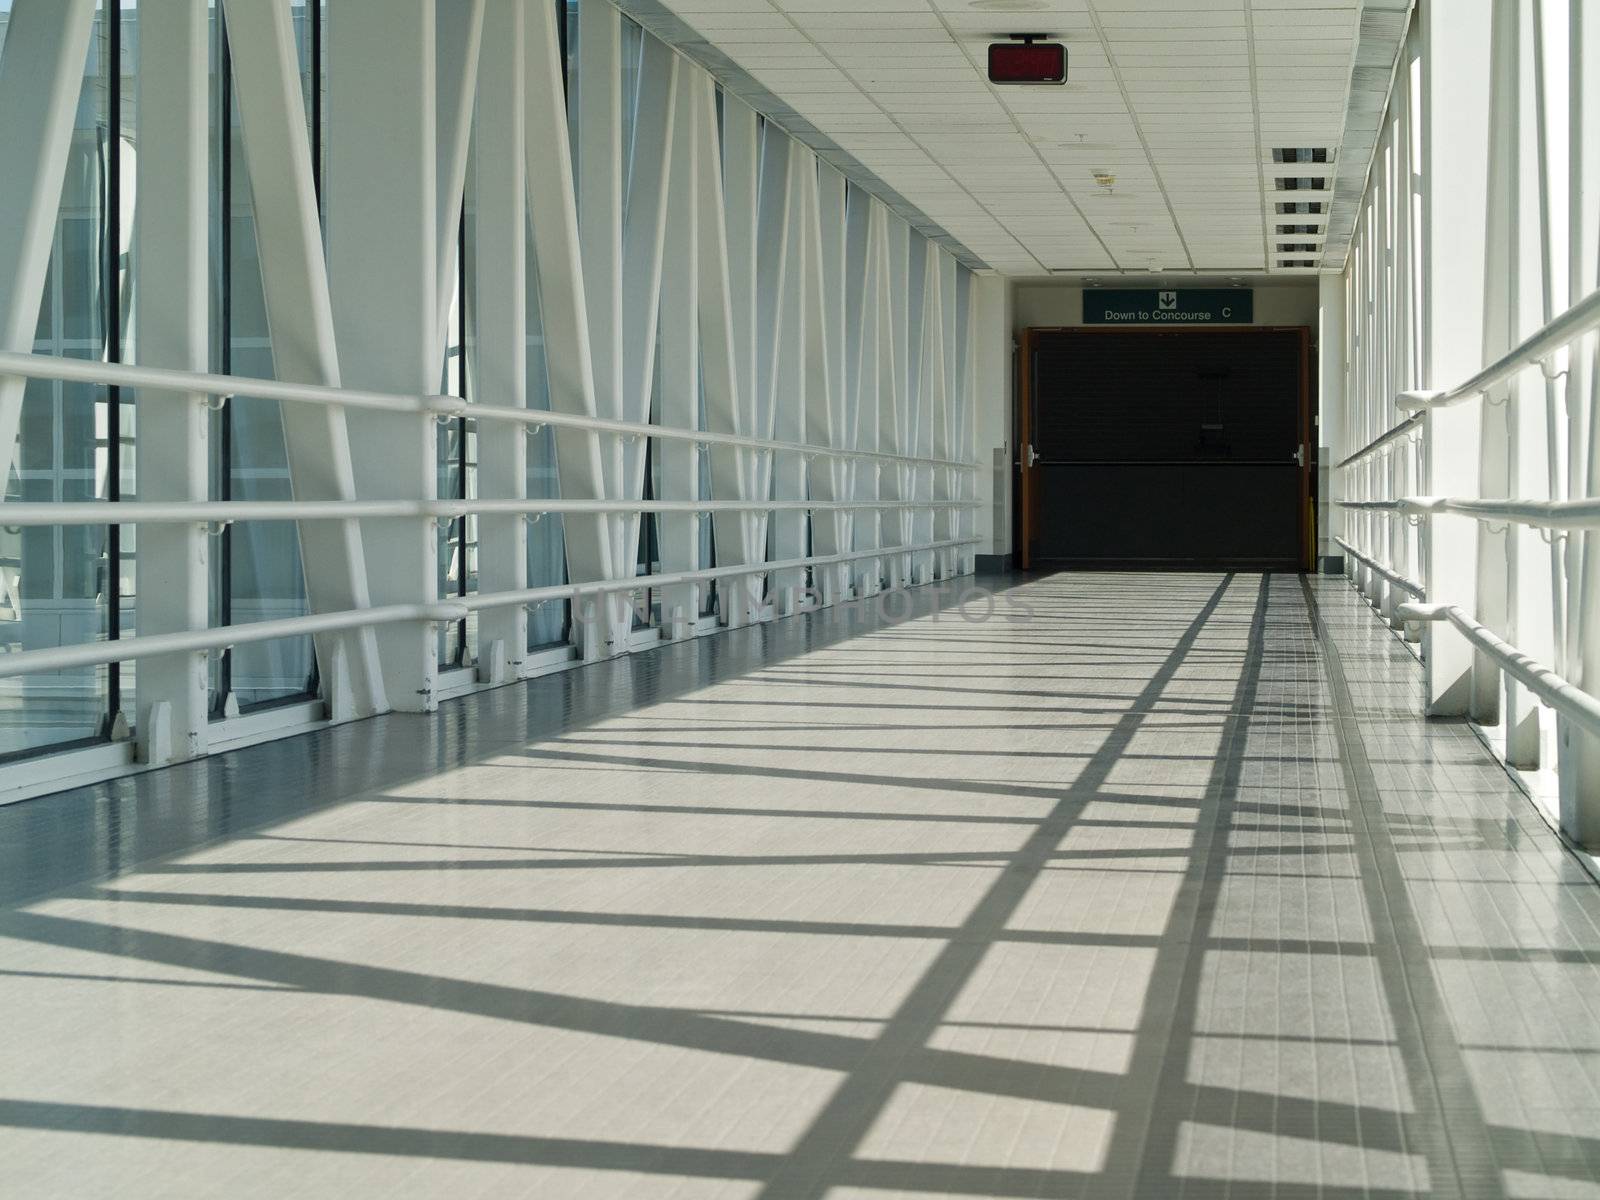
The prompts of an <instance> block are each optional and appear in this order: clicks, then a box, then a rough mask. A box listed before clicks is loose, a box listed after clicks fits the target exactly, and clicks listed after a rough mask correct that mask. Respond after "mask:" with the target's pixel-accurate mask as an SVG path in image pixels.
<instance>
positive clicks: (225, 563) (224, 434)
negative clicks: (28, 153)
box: [211, 2, 320, 709]
mask: <svg viewBox="0 0 1600 1200" xmlns="http://www.w3.org/2000/svg"><path fill="white" fill-rule="evenodd" d="M291 15H292V19H293V24H294V32H295V39H296V45H297V49H298V52H299V56H300V65H301V80H300V82H301V88H302V96H303V97H305V98H306V99H307V100H309V98H310V96H311V94H312V89H313V88H314V87H318V86H320V81H319V80H314V79H312V77H311V72H310V68H311V54H310V36H311V30H310V24H309V21H308V19H307V9H306V6H305V4H304V3H303V2H302V3H296V4H294V5H293V6H292V10H291ZM216 28H217V26H216V24H215V23H214V25H213V29H214V32H215V30H216ZM223 57H224V56H223V55H222V53H221V47H220V42H219V44H218V45H216V46H214V47H213V54H212V61H213V63H214V64H219V63H221V62H222V60H223ZM216 84H217V87H216V93H215V97H214V101H213V106H212V121H213V145H214V146H216V147H217V148H218V153H217V155H216V157H217V158H218V159H219V160H221V159H222V156H223V155H226V162H222V161H219V162H218V163H217V164H216V169H215V171H214V175H213V194H212V225H213V228H212V245H213V246H214V247H216V248H217V251H218V254H217V257H218V262H219V269H218V272H217V276H216V277H215V279H214V286H215V287H216V288H217V294H216V297H215V298H214V308H213V311H215V312H216V313H218V314H219V315H218V326H219V329H218V346H217V353H218V355H219V358H220V361H219V363H218V366H219V367H220V368H221V369H223V370H225V371H226V372H227V373H229V374H232V375H238V376H244V377H251V378H264V379H268V378H273V377H274V376H275V374H276V372H275V368H274V365H273V356H272V339H271V330H270V328H269V325H268V321H267V310H266V298H265V292H264V288H263V284H262V268H261V258H260V252H259V248H258V246H257V243H256V225H255V216H254V207H253V203H252V200H251V192H250V164H249V161H248V158H247V155H246V153H245V148H244V143H243V137H242V133H241V130H240V125H239V109H238V105H237V103H235V97H234V96H233V94H232V90H231V89H232V80H231V78H227V79H225V78H223V77H222V76H221V75H220V74H219V75H218V77H217V80H216ZM224 111H226V112H227V114H228V118H227V124H228V129H227V135H226V137H224V136H223V135H222V130H221V129H220V125H221V122H222V120H223V117H222V114H223V112H224ZM308 120H309V106H308ZM224 168H226V169H225V170H224ZM224 178H226V181H227V192H228V194H227V195H224V194H223V180H224ZM224 221H226V223H227V224H226V230H224V228H223V222H224ZM224 233H226V240H227V254H226V255H223V254H222V253H221V247H222V243H223V240H224V237H223V235H224ZM223 299H225V300H226V305H225V306H224V305H223V304H222V303H221V301H222V300H223ZM216 426H217V428H216V431H215V435H214V437H213V438H212V442H211V444H212V446H213V447H214V449H213V453H214V454H216V455H217V456H218V458H217V461H216V463H215V464H214V467H213V474H212V479H213V489H214V494H215V495H216V496H217V497H218V498H219V499H223V498H229V499H235V500H289V499H292V498H293V495H292V489H291V485H290V479H289V461H288V450H287V447H286V444H285V440H284V435H283V419H282V412H281V410H280V406H279V404H278V402H277V401H275V400H263V399H259V398H256V397H250V396H243V395H241V396H238V397H236V398H235V399H234V400H232V401H230V402H229V403H228V406H227V408H226V409H225V410H224V412H223V413H222V414H220V415H219V416H218V418H216ZM224 455H225V456H226V458H225V459H224V457H223V456H224ZM213 562H214V563H215V564H216V569H215V574H214V578H213V581H212V589H213V594H212V605H211V608H212V616H213V620H214V621H216V622H217V623H218V624H233V625H238V624H245V623H249V622H252V621H265V620H276V619H280V618H285V617H295V616H302V615H304V614H305V613H307V612H309V611H310V609H309V606H308V604H307V601H306V594H305V576H304V573H303V571H302V569H301V562H300V540H299V531H298V529H297V527H296V526H295V525H294V524H293V523H292V522H244V523H240V524H238V525H234V526H231V527H230V528H229V529H228V530H227V532H226V534H225V535H223V536H222V537H220V538H219V539H218V541H217V543H216V546H215V553H214V555H213ZM213 667H214V670H215V672H216V674H215V677H214V681H213V686H214V688H215V689H216V692H217V696H216V702H217V703H218V704H220V703H221V702H222V701H223V700H224V699H226V697H227V695H228V694H231V696H232V698H233V700H234V701H236V702H237V704H238V705H239V707H240V708H241V709H247V708H249V707H250V706H252V705H257V704H268V703H273V702H279V701H283V700H291V699H297V698H299V697H301V696H304V695H306V694H307V692H308V690H309V688H310V684H311V680H312V677H313V674H314V670H315V667H314V657H313V649H312V642H311V639H310V638H309V637H297V638H286V639H283V640H281V641H275V642H270V643H261V644H255V645H249V646H239V647H236V648H235V649H234V650H232V651H229V652H228V653H227V655H226V658H225V660H224V658H223V656H214V662H213Z"/></svg>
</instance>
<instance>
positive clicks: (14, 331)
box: [0, 0, 95, 493]
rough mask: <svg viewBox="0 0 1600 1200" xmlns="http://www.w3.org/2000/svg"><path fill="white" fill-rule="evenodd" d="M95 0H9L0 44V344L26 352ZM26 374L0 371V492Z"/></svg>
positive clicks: (46, 267) (52, 229)
mask: <svg viewBox="0 0 1600 1200" xmlns="http://www.w3.org/2000/svg"><path fill="white" fill-rule="evenodd" d="M94 10H95V0H17V2H16V4H15V6H14V7H13V8H12V10H11V20H10V24H9V25H8V26H7V27H6V40H5V47H4V50H0V163H4V164H5V166H4V169H0V350H12V351H16V352H18V353H24V354H25V353H27V352H28V351H30V350H32V349H33V333H34V330H35V329H36V328H38V323H39V304H40V302H41V300H42V299H43V297H44V285H45V278H46V276H47V274H48V272H49V269H50V248H51V246H53V245H54V244H55V236H54V234H55V224H56V215H57V213H58V211H59V210H60V208H61V185H62V182H63V180H64V178H65V176H66V170H67V153H68V151H69V150H70V149H71V147H72V123H73V119H74V117H75V115H76V113H77V109H78V92H79V89H80V88H81V86H82V84H83V68H84V62H85V59H86V57H87V56H88V53H89V34H90V31H91V30H92V29H93V28H94ZM26 382H27V381H26V380H24V379H21V378H19V377H17V376H15V375H3V376H0V493H3V492H4V490H5V481H6V480H7V479H8V478H9V477H10V475H11V459H12V456H13V454H15V452H16V445H17V430H18V429H19V427H20V426H21V423H22V393H23V390H24V385H25V384H26Z"/></svg>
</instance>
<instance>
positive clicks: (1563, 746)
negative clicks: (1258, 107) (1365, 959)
mask: <svg viewBox="0 0 1600 1200" xmlns="http://www.w3.org/2000/svg"><path fill="white" fill-rule="evenodd" d="M1568 31H1569V32H1568V37H1569V42H1568V55H1569V58H1568V64H1567V67H1568V113H1569V122H1570V124H1569V127H1568V143H1567V144H1568V193H1567V223H1568V246H1567V262H1568V271H1567V287H1568V295H1567V299H1568V301H1569V302H1570V303H1573V304H1576V303H1577V302H1578V301H1579V300H1581V299H1583V297H1584V296H1586V295H1588V294H1589V293H1590V292H1591V291H1593V290H1595V289H1596V288H1600V82H1597V81H1596V79H1595V64H1596V63H1600V4H1597V3H1595V0H1571V9H1570V19H1569V25H1568ZM1547 69H1554V67H1553V64H1552V65H1551V66H1550V67H1548V68H1547ZM1568 365H1569V368H1570V371H1569V374H1568V376H1567V380H1566V385H1567V388H1568V393H1567V394H1568V401H1567V411H1568V412H1569V413H1572V414H1576V415H1575V417H1573V418H1572V419H1571V426H1570V428H1571V432H1572V435H1573V442H1574V445H1573V451H1572V455H1571V458H1570V460H1569V461H1570V463H1571V475H1572V481H1571V486H1572V491H1573V494H1574V495H1586V496H1596V495H1600V335H1595V334H1591V335H1590V336H1589V337H1588V338H1586V339H1584V340H1583V341H1582V342H1580V343H1578V344H1577V345H1575V346H1574V347H1573V348H1572V350H1571V353H1570V354H1569V356H1568ZM1567 566H1568V571H1569V582H1568V601H1567V620H1568V629H1567V638H1566V644H1567V666H1568V669H1569V672H1570V673H1569V674H1568V676H1567V677H1568V678H1569V679H1572V680H1573V681H1574V682H1576V683H1577V684H1578V685H1579V686H1581V687H1582V688H1583V689H1584V691H1586V692H1588V693H1589V694H1590V695H1591V696H1595V695H1600V531H1590V532H1588V533H1584V534H1581V535H1580V534H1578V533H1577V532H1576V531H1574V532H1573V533H1572V534H1571V535H1570V539H1569V542H1568V547H1567ZM1557 738H1558V746H1559V761H1560V774H1561V824H1562V827H1563V828H1564V829H1565V830H1566V832H1567V834H1568V835H1569V836H1571V837H1572V838H1573V839H1574V840H1575V841H1577V842H1578V844H1580V845H1582V846H1584V847H1586V848H1588V849H1590V850H1592V851H1600V738H1595V737H1591V736H1589V735H1587V734H1585V733H1584V732H1583V731H1582V730H1580V729H1577V728H1575V727H1574V726H1573V725H1572V723H1571V722H1570V721H1565V720H1561V721H1558V722H1557Z"/></svg>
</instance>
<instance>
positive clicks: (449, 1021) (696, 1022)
mask: <svg viewBox="0 0 1600 1200" xmlns="http://www.w3.org/2000/svg"><path fill="white" fill-rule="evenodd" d="M1313 597H1314V598H1315V603H1314V605H1313V604H1312V603H1311V601H1312V598H1313ZM927 607H928V597H927V595H926V594H923V595H921V596H919V597H918V611H919V612H921V613H922V614H923V615H921V616H919V617H917V618H916V619H913V620H910V621H906V622H902V623H891V622H888V621H887V620H884V619H882V618H881V616H880V617H878V618H873V617H870V616H869V617H866V618H863V619H861V620H860V621H859V622H858V623H857V624H856V625H855V626H854V627H852V626H851V625H850V624H849V622H848V620H847V618H846V617H845V616H844V615H841V614H834V615H832V616H827V617H816V618H807V619H800V620H794V621H788V622H782V623H779V624H778V625H774V626H771V627H767V628H765V629H757V630H751V631H747V632H742V633H737V634H729V635H725V636H723V637H718V638H712V639H706V640H704V641H702V642H701V643H699V644H697V645H692V646H684V647H678V648H672V649H666V650H662V651H657V652H654V653H653V654H651V655H649V656H643V657H642V658H640V659H637V660H635V661H634V662H623V663H618V664H610V665H606V666H602V667H593V668H587V669H585V670H583V671H579V672H575V673H572V674H570V675H568V676H564V677H560V678H555V679H550V680H546V681H542V682H539V683H535V684H533V685H531V686H530V687H528V688H523V689H507V690H505V691H502V692H499V693H495V694H493V695H491V696H487V697H482V698H479V699H477V700H472V701H467V702H465V703H463V704H460V705H454V706H449V707H447V708H446V710H445V711H444V712H442V713H441V714H439V715H438V716H436V717H432V718H390V719H387V720H385V721H377V722H367V723H364V724H363V725H361V726H356V727H351V728H348V729H345V730H341V731H338V732H337V733H334V734H331V735H325V736H321V737H318V738H313V739H297V740H295V741H291V742H285V743H280V744H278V745H276V746H272V747H261V748H258V749H257V750H254V751H246V752H241V753H240V754H237V755H233V756H229V757H228V758H225V759H219V760H216V761H214V762H211V763H206V764H201V765H197V766H194V767H189V768H183V769H181V770H176V771H168V772H162V773H160V774H159V775H153V776H147V777H145V778H144V779H143V780H141V781H132V782H128V783H124V784H121V785H116V786H108V787H106V788H102V789H93V790H87V791H85V792H83V793H78V794H74V795H70V796H66V797H61V798H57V799H53V800H52V799H47V800H42V801H35V802H32V803H30V804H27V805H22V806H18V807H17V808H16V809H14V810H10V811H8V812H5V813H0V839H3V844H4V854H3V857H0V863H3V864H7V865H10V866H14V868H15V869H13V870H10V871H9V874H8V879H9V882H8V883H7V884H6V885H5V886H6V894H7V895H9V896H10V897H11V899H12V901H13V903H12V905H11V907H9V908H8V909H6V910H4V911H3V912H0V1195H4V1196H7V1197H10V1196H17V1197H29V1198H33V1197H54V1196H63V1197H87V1196H117V1197H141V1196H206V1197H213V1196H228V1197H231V1196H271V1197H282V1196H288V1195H312V1196H340V1197H350V1196H384V1197H398V1196H449V1197H451V1198H452V1200H461V1198H465V1197H471V1196H492V1197H502V1196H532V1197H541V1198H544V1197H578V1196H582V1197H626V1198H630V1200H631V1198H634V1197H641V1198H654V1197H665V1196H676V1197H693V1198H696V1200H698V1198H701V1197H763V1198H773V1200H775V1198H780V1197H781V1198H806V1197H818V1198H820V1197H824V1196H826V1197H829V1198H830V1200H844V1198H846V1197H863V1198H864V1197H875V1198H876V1197H888V1196H939V1197H948V1196H1079V1195H1082V1196H1095V1197H1127V1196H1139V1197H1169V1196H1189V1197H1213V1196H1217V1197H1221V1196H1229V1197H1239V1198H1241V1200H1256V1198H1258V1197H1261V1198H1264V1197H1268V1196H1277V1197H1286V1198H1298V1197H1312V1196H1327V1197H1354V1196H1379V1197H1391V1196H1407V1195H1424V1194H1426V1195H1439V1196H1459V1197H1490V1196H1518V1197H1600V888H1597V887H1596V886H1595V885H1594V884H1593V883H1592V882H1590V880H1589V879H1588V877H1587V876H1586V875H1585V874H1584V873H1583V872H1582V871H1581V870H1580V869H1579V868H1578V867H1577V865H1576V864H1575V863H1573V862H1572V861H1570V860H1569V859H1568V858H1567V857H1566V856H1565V854H1564V853H1563V851H1562V850H1561V849H1560V848H1559V846H1558V845H1557V844H1556V842H1555V840H1554V839H1553V837H1552V835H1551V834H1550V833H1549V832H1548V831H1547V830H1546V829H1545V827H1544V826H1543V824H1542V823H1541V822H1540V820H1539V819H1538V817H1537V816H1536V814H1535V813H1534V811H1533V810H1532V808H1531V807H1530V806H1529V804H1528V802H1527V801H1526V800H1524V799H1523V798H1522V797H1521V796H1520V795H1519V794H1518V793H1517V792H1516V791H1515V790H1514V789H1513V788H1512V786H1511V785H1510V783H1509V781H1508V780H1507V778H1506V776H1505V775H1504V773H1503V772H1502V771H1501V770H1500V769H1499V768H1498V767H1496V766H1495V765H1494V764H1493V763H1492V762H1491V760H1490V759H1489V757H1488V756H1487V754H1486V753H1485V752H1484V751H1483V750H1482V748H1481V747H1480V746H1479V744H1478V742H1477V741H1476V739H1475V738H1474V737H1473V736H1472V735H1471V733H1470V732H1469V731H1467V730H1466V729H1465V728H1463V727H1461V726H1453V725H1438V724H1428V723H1425V722H1424V721H1422V720H1421V719H1419V718H1418V716H1417V715H1416V714H1417V711H1418V709H1417V690H1418V669H1417V666H1416V663H1415V661H1414V660H1413V659H1412V658H1411V657H1410V656H1409V654H1407V652H1406V651H1405V650H1404V648H1403V647H1401V646H1400V645H1399V643H1397V642H1396V641H1394V640H1393V638H1392V637H1391V635H1389V634H1388V633H1387V632H1386V631H1384V630H1383V629H1382V628H1381V627H1380V626H1379V625H1378V623H1377V622H1376V620H1375V619H1374V618H1373V617H1372V615H1371V614H1370V612H1369V611H1368V610H1367V609H1366V608H1365V607H1364V606H1363V605H1362V604H1361V603H1360V602H1359V600H1357V598H1356V597H1355V595H1354V594H1353V593H1352V592H1351V591H1350V590H1349V589H1348V588H1347V587H1346V586H1345V585H1344V584H1343V583H1342V582H1340V581H1334V580H1307V581H1302V580H1301V579H1299V578H1297V577H1294V576H1289V575H1277V576H1261V575H1245V574H1241V575H1231V576H1222V575H1218V574H1212V575H1205V574H1191V575H1132V574H1118V575H1063V576H1054V577H1050V578H1044V579H1035V580H1030V581H1026V582H1023V583H1021V584H1019V585H1018V586H1016V587H1014V588H1012V589H1011V590H1009V591H1005V592H1003V593H1002V594H1001V595H999V596H998V597H997V600H996V603H995V606H994V611H993V615H992V617H991V618H990V619H989V620H985V621H978V620H971V621H968V620H962V619H960V618H958V617H955V616H953V615H951V614H949V613H946V615H944V616H943V617H942V618H941V619H939V620H934V619H932V618H931V617H929V616H928V615H926V613H927ZM985 611H986V606H984V605H978V604H969V606H968V615H969V616H972V617H978V616H981V615H983V614H984V612H985Z"/></svg>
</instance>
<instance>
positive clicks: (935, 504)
mask: <svg viewBox="0 0 1600 1200" xmlns="http://www.w3.org/2000/svg"><path fill="white" fill-rule="evenodd" d="M976 507H978V502H977V501H976V500H638V501H631V502H630V501H626V500H209V501H179V502H170V503H169V502H159V501H149V500H83V501H62V502H59V503H52V502H50V501H42V502H22V501H11V502H9V503H6V504H3V505H0V528H13V529H15V528H22V527H35V526H50V525H186V524H195V525H200V524H212V523H216V522H223V523H232V522H235V521H348V520H354V519H358V518H421V519H426V520H443V519H454V518H457V517H464V516H473V515H479V514H526V515H534V514H541V513H550V514H554V515H562V514H567V513H718V512H798V511H804V512H855V511H860V510H867V509H877V510H909V509H934V508H940V509H943V508H951V509H966V508H976Z"/></svg>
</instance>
